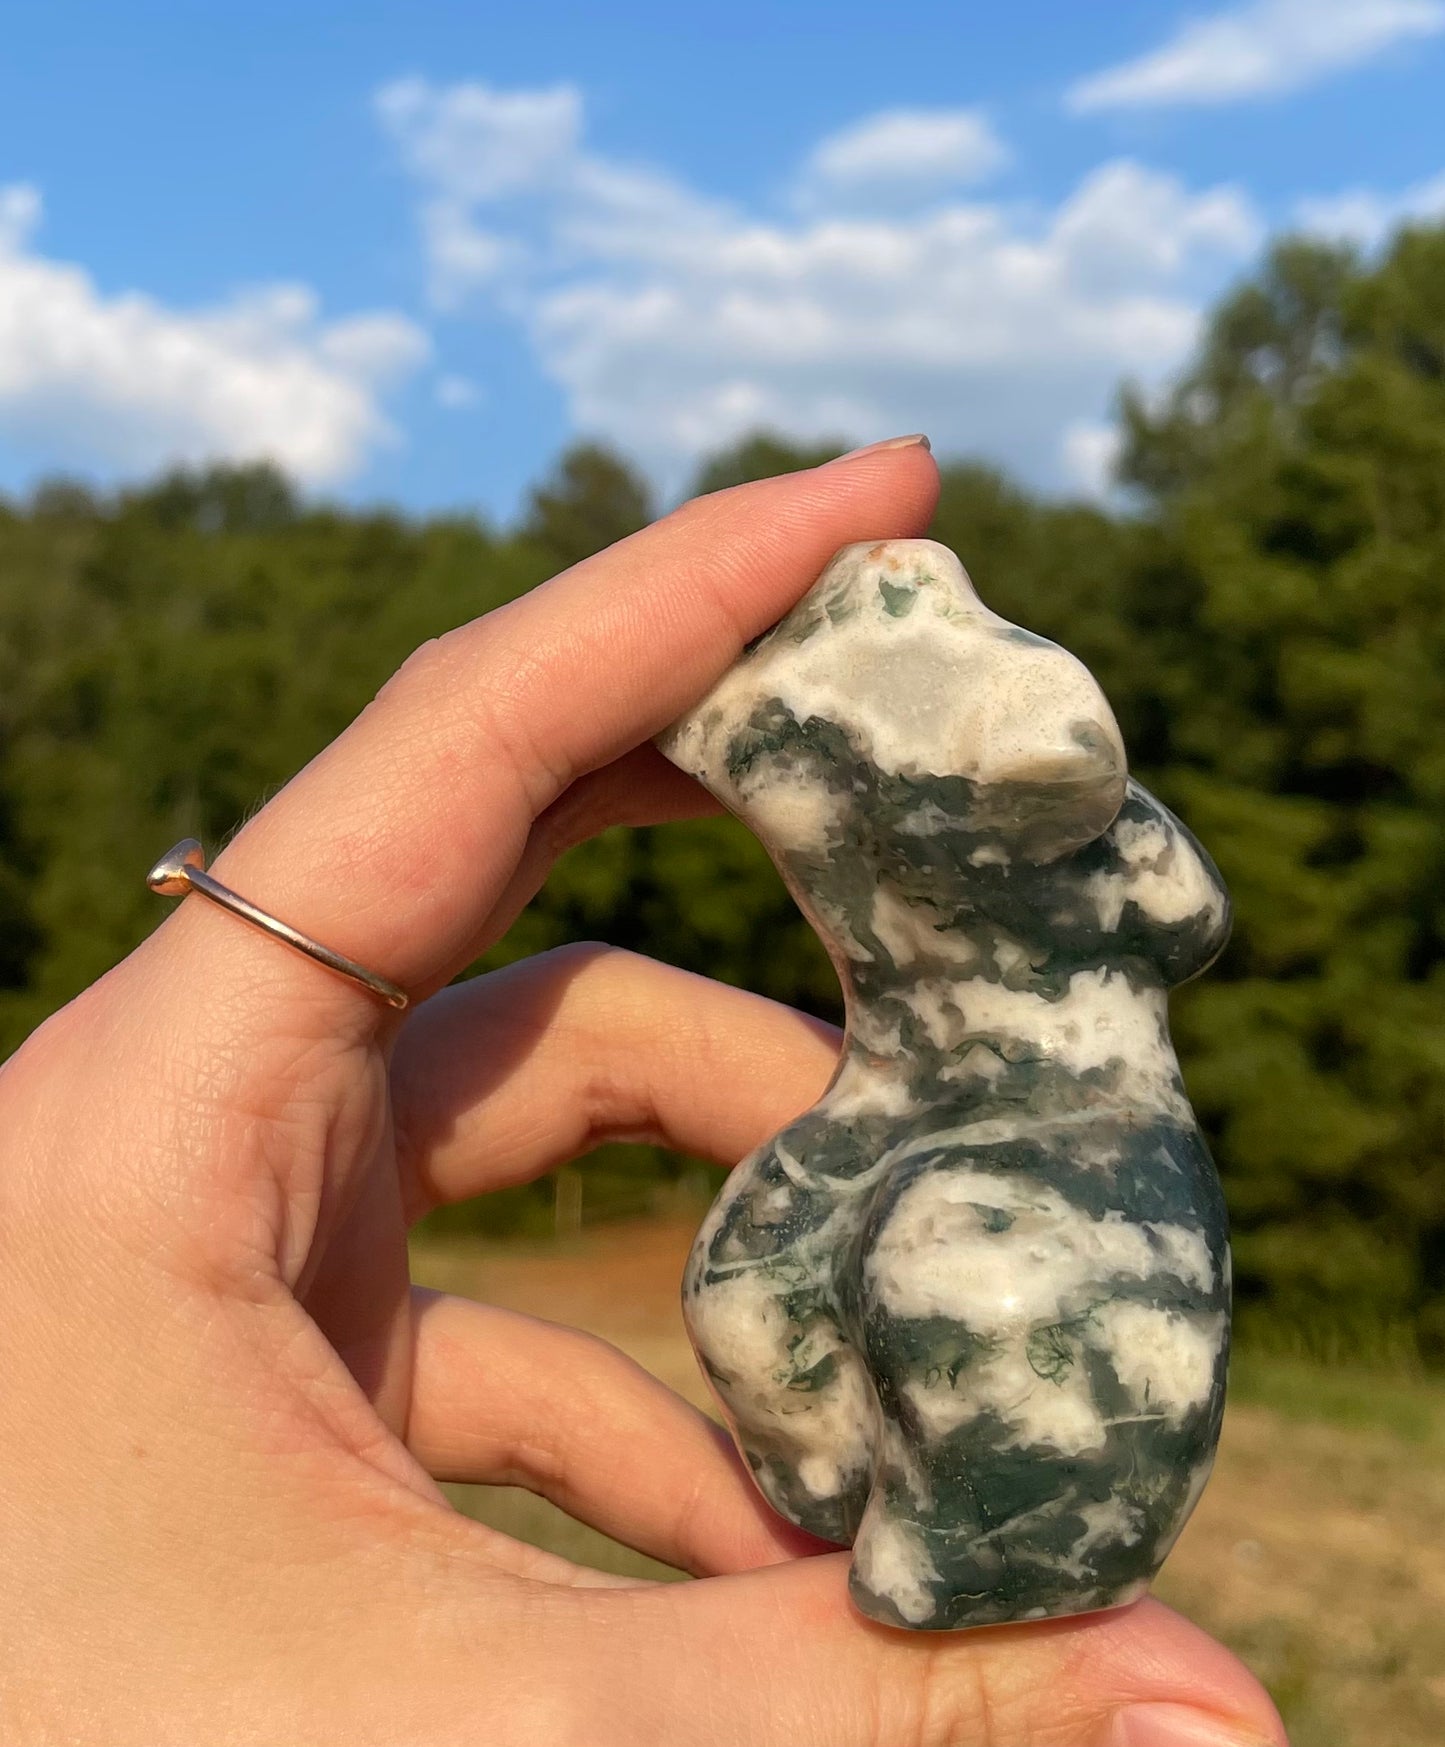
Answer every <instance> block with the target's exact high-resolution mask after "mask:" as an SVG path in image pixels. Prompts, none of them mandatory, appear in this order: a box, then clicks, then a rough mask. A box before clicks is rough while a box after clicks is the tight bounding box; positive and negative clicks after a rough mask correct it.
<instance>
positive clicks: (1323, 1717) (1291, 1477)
mask: <svg viewBox="0 0 1445 1747" xmlns="http://www.w3.org/2000/svg"><path fill="white" fill-rule="evenodd" d="M689 1237H690V1227H689V1226H688V1225H686V1224H683V1223H680V1222H677V1221H670V1222H652V1223H648V1224H638V1225H626V1226H622V1225H618V1226H603V1227H598V1228H596V1229H594V1230H592V1231H588V1232H585V1233H583V1234H582V1235H581V1236H580V1237H578V1238H576V1239H573V1240H571V1241H570V1242H568V1243H566V1244H562V1245H554V1246H535V1247H527V1248H523V1247H519V1246H516V1245H512V1246H507V1247H501V1246H482V1245H478V1244H474V1243H473V1244H448V1245H445V1246H443V1245H429V1246H427V1247H425V1248H423V1249H419V1250H418V1252H417V1254H416V1257H415V1272H416V1275H417V1277H418V1278H419V1279H420V1280H423V1281H424V1282H425V1283H427V1284H429V1285H434V1286H440V1287H444V1288H446V1289H449V1290H452V1291H461V1292H467V1293H469V1294H471V1295H473V1296H475V1297H479V1298H486V1299H489V1300H491V1301H492V1302H494V1303H500V1304H505V1305H507V1306H509V1307H511V1308H513V1309H517V1310H525V1311H529V1312H532V1313H533V1314H536V1315H541V1316H546V1317H550V1318H552V1319H553V1320H555V1321H559V1322H568V1323H573V1324H575V1325H577V1326H579V1327H583V1328H588V1329H591V1330H592V1331H593V1332H594V1333H597V1334H600V1335H603V1336H604V1337H605V1338H607V1339H608V1340H611V1341H613V1342H615V1343H616V1344H617V1345H618V1346H620V1347H622V1348H624V1349H625V1350H626V1351H627V1352H629V1353H631V1354H632V1356H633V1357H634V1358H636V1359H637V1360H638V1361H639V1362H640V1363H642V1364H644V1365H646V1366H647V1367H648V1369H649V1370H651V1371H653V1372H654V1373H655V1374H656V1375H658V1376H659V1377H661V1378H663V1379H664V1381H666V1382H667V1383H669V1384H670V1385H671V1386H672V1387H673V1388H675V1389H677V1390H679V1392H680V1393H682V1394H684V1395H686V1396H688V1397H689V1398H690V1399H692V1400H693V1401H697V1402H699V1403H702V1404H704V1405H706V1403H707V1396H706V1391H705V1389H704V1387H703V1385H702V1383H701V1380H700V1378H699V1376H698V1373H697V1368H696V1366H695V1364H694V1362H693V1358H692V1354H691V1352H690V1350H689V1349H688V1346H687V1341H686V1337H685V1336H684V1334H683V1332H682V1326H681V1322H680V1320H679V1316H678V1311H677V1281H678V1278H679V1275H680V1273H681V1269H682V1259H683V1256H684V1254H685V1251H686V1248H687V1243H688V1240H689ZM454 1493H455V1497H456V1501H457V1503H458V1505H459V1506H460V1507H461V1508H462V1509H464V1510H466V1511H468V1512H469V1514H472V1515H476V1516H478V1517H481V1518H483V1519H484V1520H485V1521H487V1522H489V1523H492V1524H493V1525H494V1526H496V1527H498V1528H502V1529H505V1530H506V1531H507V1532H509V1533H511V1534H514V1535H518V1536H520V1537H521V1538H523V1539H525V1540H528V1541H532V1542H535V1543H536V1544H537V1545H539V1546H546V1547H549V1548H551V1549H552V1550H553V1551H555V1552H559V1553H563V1554H565V1555H566V1556H567V1557H569V1558H572V1559H576V1560H579V1561H581V1562H584V1563H588V1564H592V1565H595V1566H598V1567H600V1568H603V1569H606V1570H614V1571H622V1572H626V1573H635V1574H646V1575H649V1576H667V1575H676V1574H675V1573H669V1572H668V1571H667V1570H666V1568H665V1567H663V1566H659V1565H656V1564H655V1563H653V1562H652V1561H651V1560H646V1559H643V1558H641V1557H640V1555H638V1554H636V1553H634V1552H632V1551H631V1550H630V1549H628V1548H625V1547H620V1546H618V1545H617V1544H616V1543H615V1542H612V1541H609V1540H607V1539H606V1538H605V1537H604V1536H602V1535H599V1534H597V1533H596V1532H595V1531H594V1530H592V1529H588V1528H585V1527H584V1526H582V1525H581V1524H578V1523H574V1522H572V1521H571V1520H570V1519H569V1518H567V1517H565V1516H563V1515H562V1514H561V1513H560V1512H559V1511H557V1510H555V1509H553V1507H552V1506H550V1505H548V1504H547V1503H545V1501H543V1500H540V1499H536V1498H533V1497H532V1496H531V1495H529V1494H527V1493H521V1492H516V1491H514V1490H511V1489H501V1488H484V1487H458V1488H455V1489H454ZM1158 1589H1159V1593H1160V1594H1161V1595H1162V1596H1163V1597H1164V1598H1165V1599H1166V1600H1167V1601H1169V1602H1171V1603H1172V1604H1173V1605H1174V1606H1176V1607H1178V1608H1180V1609H1182V1610H1183V1611H1184V1612H1185V1613H1187V1614H1189V1615H1190V1616H1191V1617H1192V1618H1194V1619H1196V1620H1198V1621H1199V1622H1200V1623H1201V1624H1202V1625H1204V1626H1205V1627H1207V1628H1208V1629H1209V1630H1210V1631H1212V1632H1214V1633H1215V1634H1216V1635H1217V1636H1219V1637H1221V1638H1223V1639H1224V1640H1225V1641H1226V1642H1227V1643H1229V1644H1231V1645H1233V1647H1234V1648H1235V1649H1236V1650H1237V1651H1239V1653H1240V1654H1241V1655H1242V1656H1243V1657H1244V1659H1245V1660H1246V1661H1247V1662H1248V1663H1249V1664H1250V1666H1251V1667H1252V1668H1254V1669H1255V1671H1256V1672H1257V1673H1258V1674H1259V1675H1260V1676H1261V1677H1262V1678H1263V1679H1264V1681H1265V1682H1266V1683H1267V1685H1268V1686H1269V1688H1270V1690H1271V1691H1272V1692H1273V1694H1274V1696H1275V1700H1276V1702H1277V1703H1278V1704H1279V1706H1280V1708H1281V1710H1282V1712H1283V1713H1284V1717H1285V1721H1286V1723H1287V1724H1288V1725H1289V1728H1290V1732H1291V1740H1292V1741H1293V1742H1294V1744H1295V1747H1440V1744H1441V1743H1442V1742H1445V1389H1441V1388H1439V1387H1437V1386H1432V1385H1428V1384H1425V1383H1418V1382H1416V1383H1412V1382H1408V1381H1404V1380H1387V1379H1378V1378H1371V1377H1369V1376H1366V1375H1357V1376H1350V1375H1347V1374H1342V1373H1338V1372H1330V1373H1327V1372H1322V1371H1315V1370H1311V1369H1307V1368H1304V1367H1300V1366H1294V1365H1288V1364H1284V1363H1279V1362H1269V1363H1266V1362H1264V1361H1254V1362H1250V1361H1248V1360H1246V1361H1245V1362H1243V1363H1241V1364H1240V1365H1239V1366H1238V1368H1237V1374H1236V1378H1235V1383H1234V1388H1233V1391H1232V1396H1231V1405H1230V1410H1229V1414H1228V1416H1227V1419H1226V1425H1225V1434H1224V1440H1223V1443H1222V1446H1221V1449H1220V1454H1219V1462H1218V1466H1217V1467H1216V1469H1215V1475H1214V1479H1213V1481H1212V1482H1211V1484H1210V1487H1209V1489H1208V1491H1207V1492H1206V1494H1205V1496H1204V1501H1203V1503H1202V1504H1201V1505H1200V1507H1199V1510H1198V1511H1197V1512H1196V1514H1195V1516H1194V1519H1193V1521H1192V1522H1191V1523H1190V1525H1189V1527H1188V1528H1187V1529H1186V1531H1185V1533H1184V1537H1183V1539H1182V1540H1181V1541H1180V1543H1179V1546H1178V1548H1177V1549H1176V1550H1175V1552H1174V1554H1173V1555H1172V1557H1171V1558H1170V1561H1169V1564H1168V1566H1167V1567H1166V1569H1165V1572H1164V1574H1163V1576H1162V1578H1161V1579H1160V1582H1159V1585H1158Z"/></svg>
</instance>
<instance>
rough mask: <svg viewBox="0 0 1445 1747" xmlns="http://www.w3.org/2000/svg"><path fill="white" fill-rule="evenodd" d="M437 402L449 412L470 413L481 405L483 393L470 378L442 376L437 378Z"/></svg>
mask: <svg viewBox="0 0 1445 1747" xmlns="http://www.w3.org/2000/svg"><path fill="white" fill-rule="evenodd" d="M436 402H437V405H438V406H444V407H445V408H446V409H447V411H448V412H468V411H470V410H471V408H472V407H474V406H480V405H481V402H482V391H481V389H480V388H478V387H477V385H476V383H475V382H473V381H472V380H471V378H470V377H469V376H440V377H438V378H437V385H436Z"/></svg>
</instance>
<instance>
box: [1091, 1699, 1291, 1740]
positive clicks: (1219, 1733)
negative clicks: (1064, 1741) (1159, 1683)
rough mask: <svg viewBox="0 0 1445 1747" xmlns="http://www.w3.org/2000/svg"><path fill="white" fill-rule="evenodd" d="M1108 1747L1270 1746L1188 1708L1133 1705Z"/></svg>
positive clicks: (1114, 1729)
mask: <svg viewBox="0 0 1445 1747" xmlns="http://www.w3.org/2000/svg"><path fill="white" fill-rule="evenodd" d="M1108 1747H1269V1743H1268V1742H1266V1740H1265V1739H1264V1737H1263V1736H1262V1735H1256V1734H1255V1733H1254V1732H1253V1730H1244V1729H1239V1728H1236V1727H1235V1726H1234V1725H1233V1724H1232V1723H1226V1722H1224V1721H1222V1720H1221V1719H1220V1718H1219V1717H1211V1716H1206V1715H1205V1713H1204V1712H1203V1711H1194V1710H1190V1709H1189V1708H1188V1707H1187V1706H1185V1705H1130V1706H1129V1708H1128V1710H1126V1711H1120V1712H1119V1713H1118V1715H1117V1716H1116V1717H1115V1718H1114V1720H1113V1724H1112V1726H1111V1728H1110V1730H1109V1735H1108Z"/></svg>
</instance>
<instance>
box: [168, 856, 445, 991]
mask: <svg viewBox="0 0 1445 1747" xmlns="http://www.w3.org/2000/svg"><path fill="white" fill-rule="evenodd" d="M146 884H147V885H148V886H149V887H150V889H151V890H152V891H153V892H159V893H160V894H161V895H162V896H163V897H166V898H184V897H185V896H186V895H187V893H189V892H199V893H200V894H201V896H202V897H203V898H209V899H210V900H211V902H212V903H213V904H219V905H220V906H221V908H222V909H223V910H229V911H230V912H231V914H232V915H233V916H239V917H240V918H241V920H242V921H243V922H249V923H250V924H251V926H252V927H253V928H259V929H261V930H262V931H263V932H264V933H266V934H269V935H272V936H273V937H274V938H275V939H277V940H281V941H284V942H285V943H286V945H287V946H291V947H294V948H295V949H296V951H297V952H304V953H305V954H306V956H307V958H314V959H315V960H316V962H317V964H321V965H325V966H326V968H327V970H329V971H335V972H336V974H337V975H338V976H341V977H349V978H350V979H351V981H352V982H353V983H360V984H361V986H362V988H363V989H369V990H370V991H371V993H372V994H373V995H379V996H380V997H381V999H382V1000H383V1001H385V1002H386V1004H387V1006H388V1007H395V1008H396V1009H397V1011H398V1012H400V1011H401V1010H402V1009H404V1008H405V1007H407V1006H409V1005H410V1004H411V997H410V996H409V995H408V994H407V992H406V990H405V989H400V988H398V987H397V985H396V984H395V983H390V982H388V981H387V980H386V978H385V977H379V976H377V974H376V972H375V971H369V970H367V969H366V967H365V966H364V965H359V964H357V963H356V961H355V960H354V959H350V958H346V957H344V956H343V954H341V953H339V952H333V951H332V950H331V948H330V947H329V946H323V945H322V944H321V942H320V941H319V940H312V939H311V938H310V936H309V935H305V934H302V933H301V931H300V930H299V929H296V928H293V927H291V925H290V924H289V923H287V922H282V921H281V920H280V919H279V918H278V917H276V916H268V915H267V914H266V912H265V911H264V910H258V909H257V908H256V906H255V905H254V904H252V903H249V902H248V901H247V900H246V899H245V898H243V897H242V896H241V894H240V893H239V892H233V891H232V890H231V888H230V887H229V886H223V885H222V884H221V882H220V881H219V880H218V879H213V878H212V877H211V875H210V874H208V873H207V872H206V852H205V850H204V849H202V847H201V846H200V844H199V843H197V842H196V840H195V838H194V837H186V838H183V839H182V840H181V841H180V842H179V843H178V844H177V845H176V846H175V848H174V849H171V850H168V851H167V852H166V854H165V855H163V856H162V857H161V858H160V860H159V861H158V862H157V863H156V864H155V866H154V867H153V868H152V869H151V871H150V872H149V873H148V874H147V875H146Z"/></svg>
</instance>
